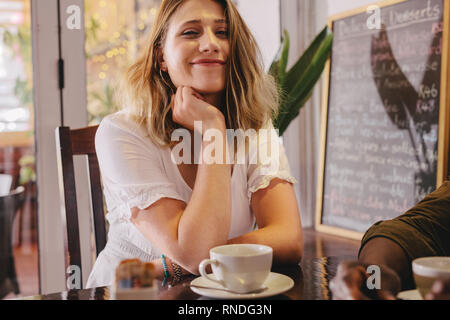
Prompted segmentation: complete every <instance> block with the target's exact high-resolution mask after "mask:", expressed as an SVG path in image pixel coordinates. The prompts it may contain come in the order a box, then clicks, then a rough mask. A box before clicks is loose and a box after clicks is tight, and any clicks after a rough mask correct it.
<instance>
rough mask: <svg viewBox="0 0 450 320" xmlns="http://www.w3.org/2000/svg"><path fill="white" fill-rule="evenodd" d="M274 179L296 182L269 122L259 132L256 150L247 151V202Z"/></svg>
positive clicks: (275, 132)
mask: <svg viewBox="0 0 450 320" xmlns="http://www.w3.org/2000/svg"><path fill="white" fill-rule="evenodd" d="M264 130H265V131H264ZM274 178H279V179H282V180H285V181H288V182H290V183H292V184H295V183H297V180H296V179H295V178H294V177H293V176H292V175H291V170H290V168H289V162H288V159H287V157H286V152H285V149H284V147H283V145H282V143H281V140H280V138H279V137H278V133H277V131H275V129H274V127H273V125H272V123H271V122H270V123H269V124H268V125H266V126H265V128H263V129H261V130H260V133H259V139H258V148H257V149H253V150H252V149H250V151H249V163H248V170H247V179H248V182H247V186H248V199H249V201H251V196H252V194H253V193H254V192H256V191H258V190H260V189H264V188H267V187H268V186H269V184H270V182H271V181H272V179H274Z"/></svg>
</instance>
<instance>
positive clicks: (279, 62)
mask: <svg viewBox="0 0 450 320" xmlns="http://www.w3.org/2000/svg"><path fill="white" fill-rule="evenodd" d="M289 46H290V40H289V33H288V32H287V30H284V37H283V38H282V39H281V43H280V48H279V49H278V52H277V54H276V55H275V58H274V60H273V62H272V64H271V66H270V68H269V74H270V75H272V76H273V77H274V78H275V80H276V83H277V84H279V85H280V84H281V78H284V76H285V74H286V65H287V60H288V55H289Z"/></svg>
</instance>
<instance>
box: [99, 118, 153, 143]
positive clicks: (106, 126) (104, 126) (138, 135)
mask: <svg viewBox="0 0 450 320" xmlns="http://www.w3.org/2000/svg"><path fill="white" fill-rule="evenodd" d="M117 139H119V140H122V141H123V140H128V141H129V142H130V143H133V142H139V143H143V144H145V145H146V146H148V147H150V148H151V149H155V148H156V149H160V148H161V147H159V146H157V145H156V144H154V143H153V142H152V140H151V139H150V136H149V134H148V132H147V130H146V128H145V125H143V124H139V123H138V122H137V121H135V120H134V119H133V117H132V116H131V115H130V114H129V113H128V112H127V111H126V110H121V111H118V112H115V113H112V114H109V115H107V116H106V117H104V118H103V119H102V121H101V122H100V124H99V127H98V130H97V134H96V137H95V141H96V144H101V143H102V142H104V143H111V142H112V141H117Z"/></svg>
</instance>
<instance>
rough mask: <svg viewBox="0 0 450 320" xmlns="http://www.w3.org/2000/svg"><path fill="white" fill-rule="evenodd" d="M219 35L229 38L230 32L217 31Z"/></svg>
mask: <svg viewBox="0 0 450 320" xmlns="http://www.w3.org/2000/svg"><path fill="white" fill-rule="evenodd" d="M217 33H218V34H220V35H224V36H228V30H222V31H217Z"/></svg>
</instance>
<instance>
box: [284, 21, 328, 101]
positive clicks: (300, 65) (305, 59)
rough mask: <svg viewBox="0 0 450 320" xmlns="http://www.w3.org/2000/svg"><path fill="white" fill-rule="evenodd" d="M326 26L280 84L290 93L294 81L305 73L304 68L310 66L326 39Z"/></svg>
mask: <svg viewBox="0 0 450 320" xmlns="http://www.w3.org/2000/svg"><path fill="white" fill-rule="evenodd" d="M327 33H328V26H325V27H324V28H323V29H322V31H321V32H320V33H319V34H318V35H317V36H316V38H315V39H314V40H313V42H312V43H311V44H310V45H309V47H308V48H307V49H306V51H305V52H304V53H303V55H302V56H301V57H300V59H299V60H298V61H297V62H296V63H295V65H294V66H293V67H292V68H291V69H290V70H289V71H288V72H287V74H286V78H285V81H284V82H283V83H282V87H283V88H285V89H286V91H287V92H290V91H291V90H292V88H293V87H294V86H295V84H296V80H297V79H298V78H299V77H300V76H301V75H302V74H303V73H304V72H305V70H306V68H308V66H309V65H310V63H311V61H312V60H313V58H314V56H315V55H316V54H317V51H318V50H319V48H320V47H321V46H322V44H323V42H324V41H325V40H326V38H327Z"/></svg>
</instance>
